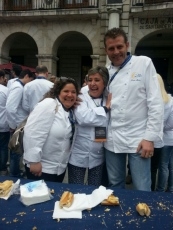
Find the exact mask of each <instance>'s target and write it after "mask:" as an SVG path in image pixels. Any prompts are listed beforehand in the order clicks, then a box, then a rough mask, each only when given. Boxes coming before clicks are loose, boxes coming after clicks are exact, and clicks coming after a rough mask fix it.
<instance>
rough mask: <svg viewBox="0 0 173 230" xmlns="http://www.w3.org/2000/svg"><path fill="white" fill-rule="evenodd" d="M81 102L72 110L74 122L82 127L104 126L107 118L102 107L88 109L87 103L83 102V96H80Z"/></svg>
mask: <svg viewBox="0 0 173 230" xmlns="http://www.w3.org/2000/svg"><path fill="white" fill-rule="evenodd" d="M80 98H81V99H82V102H80V105H78V106H77V108H76V109H75V110H74V114H75V118H76V121H77V123H78V124H79V125H82V126H85V125H87V126H105V124H106V122H107V116H106V112H105V110H104V108H103V107H102V106H100V107H96V108H90V106H89V104H88V103H89V102H87V101H86V100H85V97H84V96H83V95H80Z"/></svg>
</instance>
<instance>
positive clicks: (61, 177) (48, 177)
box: [25, 165, 65, 183]
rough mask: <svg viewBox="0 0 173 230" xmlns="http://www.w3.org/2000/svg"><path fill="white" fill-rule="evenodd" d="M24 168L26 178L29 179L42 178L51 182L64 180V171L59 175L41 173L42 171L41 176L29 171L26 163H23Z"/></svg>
mask: <svg viewBox="0 0 173 230" xmlns="http://www.w3.org/2000/svg"><path fill="white" fill-rule="evenodd" d="M25 170H26V176H27V179H30V180H44V181H52V182H60V183H62V181H63V180H64V176H65V172H64V173H62V174H61V175H57V174H49V173H43V172H42V174H41V176H35V175H33V174H32V173H31V172H30V168H28V167H27V166H26V165H25Z"/></svg>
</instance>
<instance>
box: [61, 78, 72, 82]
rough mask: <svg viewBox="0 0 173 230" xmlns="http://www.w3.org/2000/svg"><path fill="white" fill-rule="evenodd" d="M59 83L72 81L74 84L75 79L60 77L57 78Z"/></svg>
mask: <svg viewBox="0 0 173 230" xmlns="http://www.w3.org/2000/svg"><path fill="white" fill-rule="evenodd" d="M59 80H60V81H62V82H66V81H68V80H69V81H74V82H75V79H73V78H71V77H60V78H59Z"/></svg>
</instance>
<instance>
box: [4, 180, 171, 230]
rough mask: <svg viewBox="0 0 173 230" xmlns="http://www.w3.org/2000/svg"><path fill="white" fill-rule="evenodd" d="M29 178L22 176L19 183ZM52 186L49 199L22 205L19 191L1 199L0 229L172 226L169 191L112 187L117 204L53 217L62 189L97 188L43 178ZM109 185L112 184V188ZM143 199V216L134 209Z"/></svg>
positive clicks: (168, 229) (154, 227) (157, 229)
mask: <svg viewBox="0 0 173 230" xmlns="http://www.w3.org/2000/svg"><path fill="white" fill-rule="evenodd" d="M7 179H8V180H13V181H14V182H16V181H17V179H15V178H14V177H13V178H12V177H11V178H10V177H2V176H1V177H0V182H3V181H4V180H7ZM28 182H29V180H26V179H22V180H21V184H25V183H28ZM46 184H47V185H48V187H49V188H50V189H54V195H53V196H54V198H53V199H52V200H50V201H47V202H44V203H40V204H35V205H31V206H24V205H23V204H22V203H21V202H20V201H19V198H20V195H12V196H11V197H10V198H9V199H8V200H3V199H0V230H8V229H14V230H15V229H16V230H28V229H29V230H32V229H33V230H34V227H35V230H36V229H37V230H47V229H63V230H68V229H69V230H71V229H74V230H77V229H82V230H92V229H94V230H97V229H99V230H100V229H105V230H106V229H145V230H148V229H156V230H159V229H167V230H170V229H173V195H172V194H170V193H158V192H142V191H135V190H122V189H114V188H113V190H114V195H116V196H118V197H119V200H120V206H101V205H98V206H97V207H95V208H93V209H92V210H90V211H87V210H85V211H83V213H82V219H61V220H60V221H59V222H58V221H57V220H54V219H53V218H52V214H53V209H54V203H55V202H56V201H57V200H59V199H60V196H61V195H62V193H63V192H64V191H65V190H68V191H71V192H73V193H86V194H91V192H92V191H93V190H94V189H96V187H94V186H86V185H85V186H84V185H73V184H62V183H53V182H46ZM111 189H112V188H111ZM139 202H142V203H146V204H148V206H149V207H150V209H151V215H150V216H149V217H142V216H140V215H139V214H138V213H137V212H136V205H137V204H138V203H139Z"/></svg>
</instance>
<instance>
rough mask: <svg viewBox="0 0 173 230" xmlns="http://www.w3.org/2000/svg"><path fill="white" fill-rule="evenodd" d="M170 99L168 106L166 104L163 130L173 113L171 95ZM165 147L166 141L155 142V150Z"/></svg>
mask: <svg viewBox="0 0 173 230" xmlns="http://www.w3.org/2000/svg"><path fill="white" fill-rule="evenodd" d="M169 97H170V100H169V101H168V102H167V103H166V104H164V120H163V129H164V125H165V124H166V121H167V119H168V117H169V116H170V113H171V110H172V104H173V100H172V97H171V95H170V94H169ZM169 131H170V130H169ZM163 146H164V141H163V140H160V141H157V142H154V148H162V147H163Z"/></svg>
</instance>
